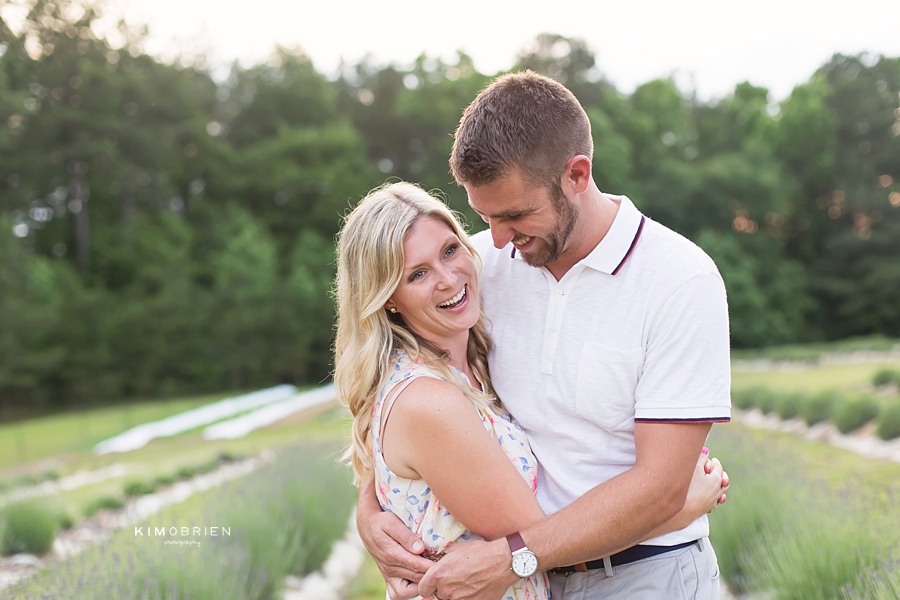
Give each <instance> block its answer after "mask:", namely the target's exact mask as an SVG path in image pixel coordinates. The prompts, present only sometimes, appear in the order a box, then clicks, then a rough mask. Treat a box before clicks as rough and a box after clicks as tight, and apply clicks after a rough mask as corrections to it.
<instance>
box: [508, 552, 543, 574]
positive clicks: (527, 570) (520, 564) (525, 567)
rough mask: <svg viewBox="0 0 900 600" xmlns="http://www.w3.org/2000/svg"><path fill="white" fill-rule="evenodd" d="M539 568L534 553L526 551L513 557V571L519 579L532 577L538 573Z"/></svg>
mask: <svg viewBox="0 0 900 600" xmlns="http://www.w3.org/2000/svg"><path fill="white" fill-rule="evenodd" d="M537 568H538V561H537V556H535V555H534V552H530V551H528V550H525V551H524V552H519V553H518V554H516V555H515V556H513V559H512V570H513V573H515V574H516V575H518V576H519V577H531V576H532V575H534V574H535V572H537Z"/></svg>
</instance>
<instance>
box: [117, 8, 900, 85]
mask: <svg viewBox="0 0 900 600" xmlns="http://www.w3.org/2000/svg"><path fill="white" fill-rule="evenodd" d="M113 1H114V4H115V6H117V7H118V8H119V9H121V10H122V11H124V13H125V14H126V16H127V18H128V19H129V20H132V21H134V22H146V23H148V24H149V25H150V30H151V40H150V42H149V43H148V50H150V51H151V52H153V53H156V54H160V55H168V56H172V55H174V54H176V53H178V52H183V51H186V52H203V53H205V54H207V55H208V56H209V57H210V59H211V60H212V62H213V63H215V64H227V63H230V62H231V61H232V60H234V59H238V60H241V61H242V62H244V63H245V64H252V63H254V62H258V61H261V60H263V59H264V58H265V57H266V56H268V55H269V54H270V53H271V51H272V49H273V48H274V46H275V44H276V43H278V44H283V45H289V46H299V47H302V48H303V49H304V50H305V51H306V52H307V53H308V54H309V55H310V56H312V58H313V61H314V64H315V65H316V67H317V68H318V70H319V71H321V72H323V73H326V74H329V75H333V74H334V72H335V70H336V67H337V65H338V64H339V61H340V59H341V57H343V58H345V59H346V60H348V61H350V62H355V61H357V60H358V59H359V58H360V57H362V56H364V55H366V54H371V55H372V57H373V58H374V59H375V60H376V62H378V63H381V64H383V63H387V62H389V61H393V62H395V63H397V64H400V65H403V64H408V63H409V62H411V61H412V60H413V59H414V58H415V57H416V56H417V55H418V54H420V53H421V52H426V53H428V54H429V55H432V56H440V57H445V58H449V57H452V56H453V55H454V52H455V51H456V50H457V49H462V50H464V51H466V52H467V53H468V54H470V55H471V56H472V57H473V59H474V60H475V65H476V67H477V68H478V69H479V70H480V71H482V72H484V73H488V74H494V73H496V72H497V71H499V70H502V69H507V68H509V67H510V66H511V65H512V64H513V62H514V60H515V56H516V53H517V52H518V51H519V50H520V49H521V48H522V47H523V46H525V45H526V44H527V43H528V42H530V41H531V40H533V39H534V37H535V36H536V35H537V34H538V33H541V32H551V33H559V34H562V35H566V36H570V37H580V38H583V39H584V40H586V41H587V42H588V44H589V46H590V47H591V48H592V49H593V50H594V52H596V54H597V57H598V65H599V67H600V70H601V71H602V73H603V74H604V75H605V76H606V77H607V78H608V79H610V80H611V81H612V82H613V83H614V84H615V85H616V86H617V87H618V88H619V89H620V90H622V91H624V92H630V91H632V90H633V89H634V87H635V86H636V85H639V84H640V83H643V82H646V81H649V80H651V79H653V78H655V77H665V76H668V75H674V76H675V77H676V80H677V81H678V82H679V84H680V85H681V87H682V88H683V89H690V88H691V87H696V89H697V91H698V93H699V95H700V96H701V97H702V98H711V97H721V96H724V95H727V94H728V93H730V91H731V90H732V89H733V88H734V85H735V84H736V83H738V82H741V81H745V80H749V81H750V82H752V83H754V84H756V85H763V86H766V87H768V88H769V89H770V90H771V91H772V95H773V98H772V99H773V100H779V99H782V98H784V97H785V96H787V95H788V94H789V93H790V91H791V89H792V88H793V86H794V85H796V84H797V83H799V82H801V81H805V80H806V79H808V78H809V76H810V75H811V74H812V73H813V71H814V70H815V69H816V68H817V67H819V66H820V65H821V64H822V63H824V62H825V61H826V60H828V59H829V58H830V57H831V55H832V54H834V53H835V52H843V53H850V54H856V53H859V52H863V51H868V52H870V53H875V54H877V53H880V54H884V55H887V56H900V33H898V25H900V1H898V0H854V1H853V2H849V3H840V4H838V3H829V2H822V1H821V0H819V1H805V0H804V1H798V0H755V1H753V2H749V1H743V2H735V1H730V2H729V1H727V0H718V1H711V0H698V1H690V0H688V1H681V2H678V1H672V0H659V1H656V0H654V1H640V0H634V1H631V2H629V1H627V0H626V1H623V0H617V1H616V2H608V1H603V0H594V1H582V2H579V1H577V0H576V1H574V2H572V1H569V2H553V1H547V0H544V1H543V2H536V1H533V0H517V1H515V2H510V1H497V0H454V1H453V2H428V1H427V0H416V1H412V0H401V1H393V2H392V1H389V0H383V1H381V2H377V1H372V0H367V1H363V0H337V1H335V0H316V1H315V2H311V1H309V0H247V1H244V2H240V3H237V2H231V1H228V0H225V1H223V0H118V1H115V0H113ZM829 5H830V6H833V7H835V8H828V6H829Z"/></svg>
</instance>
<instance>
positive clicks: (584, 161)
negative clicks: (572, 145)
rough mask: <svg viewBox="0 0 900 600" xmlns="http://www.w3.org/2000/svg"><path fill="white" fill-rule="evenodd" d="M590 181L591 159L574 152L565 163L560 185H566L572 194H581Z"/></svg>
mask: <svg viewBox="0 0 900 600" xmlns="http://www.w3.org/2000/svg"><path fill="white" fill-rule="evenodd" d="M590 183H591V159H589V158H588V157H587V156H585V155H584V154H576V155H575V156H573V157H572V158H570V159H569V162H567V163H566V168H565V170H564V171H563V176H562V185H563V189H564V190H565V189H566V187H567V186H568V188H569V190H570V191H571V192H572V193H573V194H582V193H584V192H585V191H586V190H587V189H588V186H589V185H590Z"/></svg>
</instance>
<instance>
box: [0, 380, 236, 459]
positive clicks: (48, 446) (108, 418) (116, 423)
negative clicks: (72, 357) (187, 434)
mask: <svg viewBox="0 0 900 600" xmlns="http://www.w3.org/2000/svg"><path fill="white" fill-rule="evenodd" d="M229 395H230V394H215V395H212V396H201V397H193V398H181V399H177V400H163V401H156V402H142V403H139V404H131V405H122V406H114V407H107V408H98V409H94V410H86V411H81V412H70V413H64V414H60V415H54V416H51V417H41V418H38V419H31V420H27V421H22V422H17V423H7V424H3V425H0V469H5V468H8V467H12V466H14V465H21V464H23V463H25V462H30V461H37V460H40V459H45V458H48V457H51V456H57V455H60V454H66V453H70V452H85V451H90V450H91V449H92V448H93V447H94V446H95V445H96V444H98V443H99V442H102V441H103V440H105V439H107V438H110V437H112V436H114V435H118V434H120V433H122V432H123V431H125V430H126V429H129V428H131V427H133V426H135V425H139V424H141V423H146V422H148V421H156V420H158V419H162V418H164V417H168V416H171V415H174V414H178V413H180V412H184V411H186V410H190V409H192V408H197V407H198V406H202V405H204V404H209V403H210V402H215V401H217V400H221V399H222V398H226V397H228V396H229Z"/></svg>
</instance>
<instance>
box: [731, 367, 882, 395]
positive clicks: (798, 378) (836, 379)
mask: <svg viewBox="0 0 900 600" xmlns="http://www.w3.org/2000/svg"><path fill="white" fill-rule="evenodd" d="M888 367H892V368H897V367H900V363H896V362H878V363H846V364H827V365H811V366H808V367H798V368H797V369H795V370H767V371H749V370H740V369H733V370H732V373H731V384H732V388H733V389H735V390H739V389H745V388H750V387H756V386H761V387H764V388H768V389H772V390H775V391H778V392H810V393H812V392H823V391H827V390H842V391H847V392H854V393H861V392H865V391H867V390H869V389H870V387H871V383H872V377H873V376H874V375H875V373H876V372H878V371H879V370H881V369H885V368H888Z"/></svg>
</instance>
